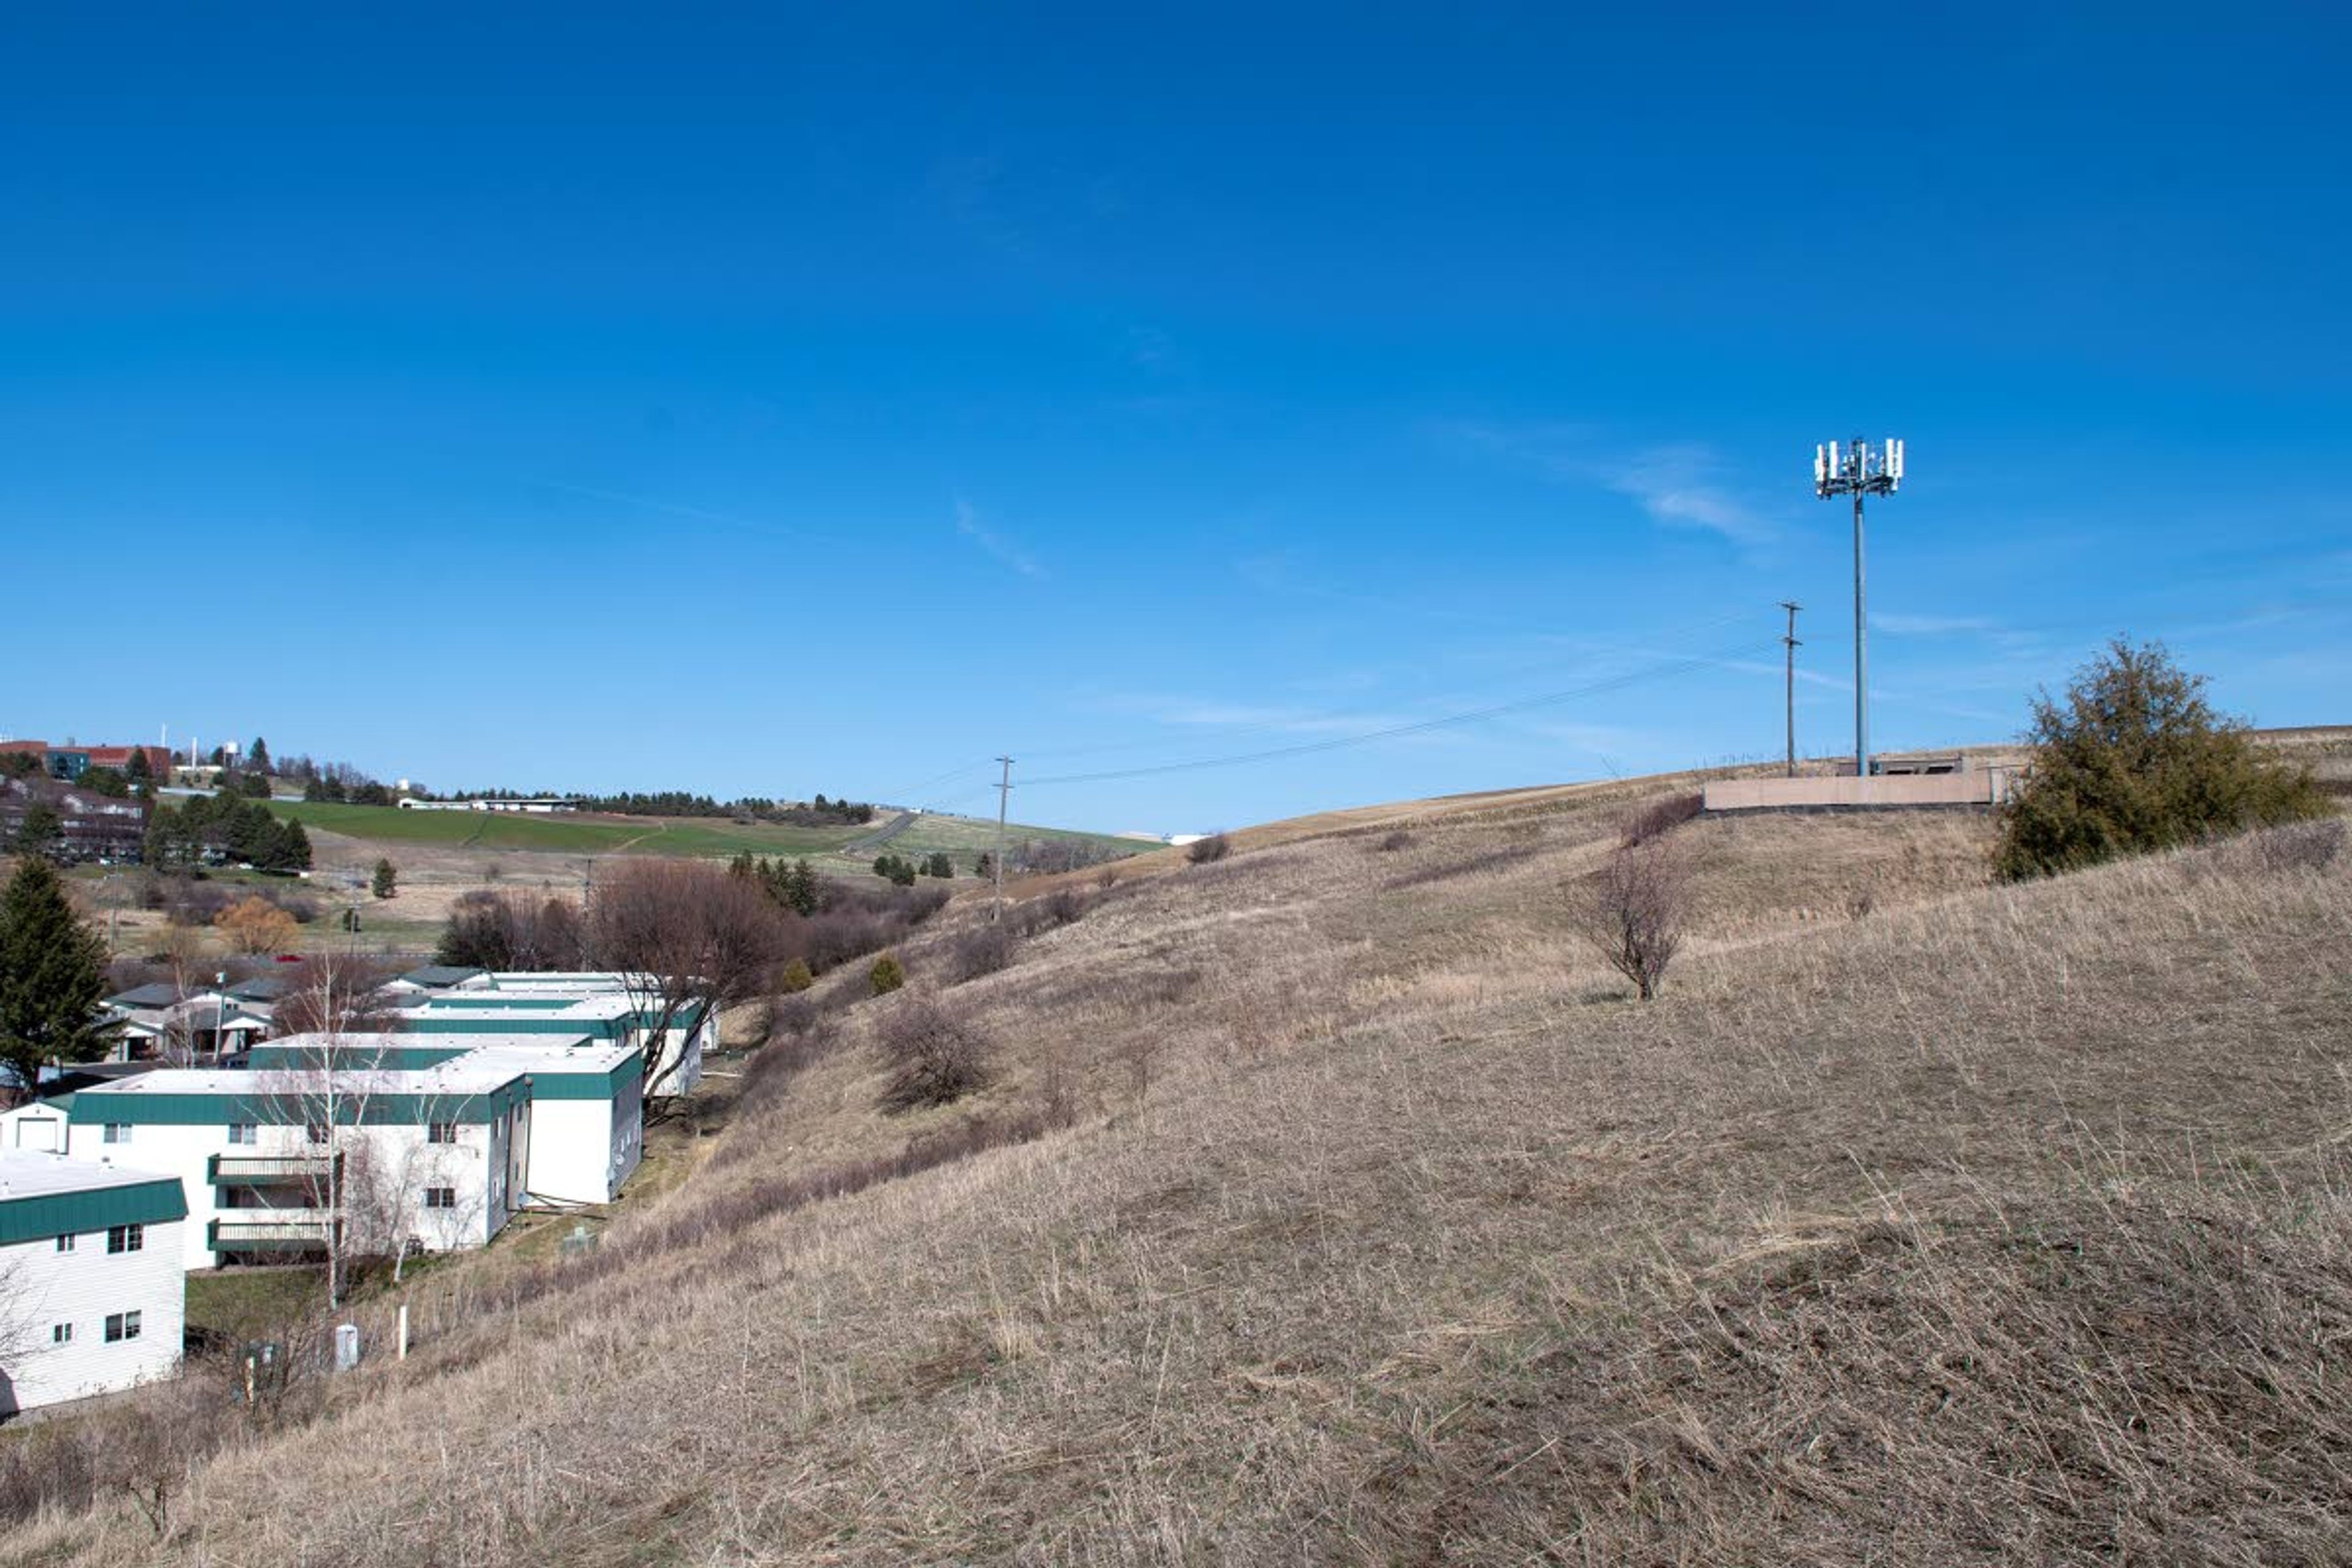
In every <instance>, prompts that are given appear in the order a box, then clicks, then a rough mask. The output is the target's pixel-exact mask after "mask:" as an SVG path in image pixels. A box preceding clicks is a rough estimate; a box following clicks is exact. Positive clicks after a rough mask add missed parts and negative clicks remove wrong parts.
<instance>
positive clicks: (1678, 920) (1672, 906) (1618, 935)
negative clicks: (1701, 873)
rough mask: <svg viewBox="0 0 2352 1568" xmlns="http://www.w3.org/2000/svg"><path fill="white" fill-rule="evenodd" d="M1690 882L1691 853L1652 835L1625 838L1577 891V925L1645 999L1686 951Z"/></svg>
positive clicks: (1574, 907)
mask: <svg viewBox="0 0 2352 1568" xmlns="http://www.w3.org/2000/svg"><path fill="white" fill-rule="evenodd" d="M1690 882H1691V862H1690V858H1689V856H1688V855H1687V854H1685V852H1684V851H1683V849H1682V847H1680V846H1679V845H1676V844H1675V842H1674V841H1673V840H1672V839H1670V838H1667V837H1651V838H1646V839H1643V840H1641V841H1640V842H1638V843H1622V844H1620V845H1619V846H1618V847H1616V848H1615V849H1613V850H1612V851H1611V852H1610V855H1609V858H1608V859H1606V860H1604V861H1603V862H1601V869H1600V870H1599V871H1597V872H1595V873H1594V874H1593V876H1592V877H1591V879H1589V880H1587V881H1586V882H1584V883H1582V884H1581V885H1580V886H1579V887H1578V888H1577V889H1576V890H1575V893H1574V895H1573V897H1574V905H1573V912H1574V918H1575V921H1576V926H1577V929H1578V931H1580V933H1581V934H1582V935H1583V937H1584V939H1585V940H1586V941H1587V942H1591V944H1592V946H1593V950H1594V951H1595V952H1599V953H1600V954H1601V960H1602V962H1604V963H1607V964H1608V965H1609V967H1610V968H1612V969H1613V970H1615V971H1616V972H1617V973H1620V974H1622V975H1623V976H1624V977H1625V978H1626V979H1628V980H1630V981H1632V982H1633V987H1634V989H1635V990H1636V991H1637V992H1639V993H1640V994H1641V998H1642V1000H1643V1001H1644V1002H1647V1001H1650V1000H1652V999H1653V998H1654V997H1655V996H1656V995H1657V994H1658V991H1659V988H1660V987H1661V986H1662V985H1664V984H1665V978H1666V969H1667V967H1668V966H1669V965H1670V964H1672V963H1674V961H1675V953H1676V952H1680V951H1681V948H1682V942H1683V924H1684V921H1685V916H1686V914H1687V911H1688V907H1689V902H1690Z"/></svg>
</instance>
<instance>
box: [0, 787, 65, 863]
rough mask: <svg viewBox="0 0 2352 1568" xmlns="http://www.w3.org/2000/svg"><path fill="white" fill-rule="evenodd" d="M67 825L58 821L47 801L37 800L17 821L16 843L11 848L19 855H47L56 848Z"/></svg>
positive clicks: (55, 813) (27, 807)
mask: <svg viewBox="0 0 2352 1568" xmlns="http://www.w3.org/2000/svg"><path fill="white" fill-rule="evenodd" d="M64 831H65V825H64V824H63V823H61V822H59V821H58V814H57V812H56V810H55V809H54V808H53V807H51V806H50V805H49V803H48V802H47V801H45V800H37V801H35V802H34V803H33V804H32V805H28V806H26V808H25V815H24V816H20V817H18V818H17V819H16V843H15V844H13V845H12V846H10V847H12V848H13V849H15V850H16V853H17V854H19V855H32V856H41V855H47V853H48V852H49V851H50V850H51V849H52V848H53V847H56V844H57V841H58V835H59V834H61V833H63V832H64Z"/></svg>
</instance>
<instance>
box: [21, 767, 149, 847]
mask: <svg viewBox="0 0 2352 1568" xmlns="http://www.w3.org/2000/svg"><path fill="white" fill-rule="evenodd" d="M37 805H46V806H47V807H48V808H49V810H50V812H51V813H52V814H53V815H54V816H56V817H57V819H58V837H57V841H56V843H55V844H54V845H53V846H52V847H50V850H49V853H50V854H51V855H52V856H54V857H55V858H58V859H59V860H65V861H91V860H109V861H129V860H136V859H138V858H139V857H140V854H141V852H142V850H143V849H144V848H145V846H146V842H147V813H148V809H149V807H148V803H147V802H146V801H143V800H139V799H136V798H134V797H131V796H123V795H100V794H99V793H98V792H97V791H96V790H91V789H84V788H82V787H80V786H79V785H78V784H66V783H62V782H60V781H58V780H57V779H54V778H28V779H0V836H5V838H6V839H8V840H9V841H10V842H14V841H15V838H16V832H17V829H18V828H20V827H21V826H23V825H24V821H25V814H26V812H29V811H31V810H32V809H33V808H34V807H35V806H37Z"/></svg>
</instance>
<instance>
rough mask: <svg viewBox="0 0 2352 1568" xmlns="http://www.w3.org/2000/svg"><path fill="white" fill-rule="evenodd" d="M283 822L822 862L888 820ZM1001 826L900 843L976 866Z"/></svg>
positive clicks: (420, 818)
mask: <svg viewBox="0 0 2352 1568" xmlns="http://www.w3.org/2000/svg"><path fill="white" fill-rule="evenodd" d="M270 805H271V809H272V810H274V811H276V812H277V813H278V816H286V817H292V818H294V819H296V820H299V821H300V822H301V823H303V824H304V825H305V826H310V827H319V828H323V829H325V830H327V831H328V832H331V833H339V834H341V835H343V836H344V837H349V838H357V839H362V840H365V841H368V842H372V843H381V844H385V845H404V844H428V845H440V846H446V847H463V848H478V849H510V850H520V851H525V852H529V851H533V850H537V851H541V852H546V853H551V854H564V855H611V854H619V853H625V852H626V853H636V854H646V855H700V856H714V857H716V856H733V855H737V854H740V853H742V852H743V851H745V850H749V851H751V853H752V854H754V855H771V856H773V855H789V856H802V855H807V856H820V855H828V854H832V853H834V852H835V851H837V850H840V849H841V848H843V847H845V846H846V845H849V844H852V843H855V842H856V841H857V840H859V839H862V838H864V837H867V836H868V835H869V834H871V833H873V832H874V831H875V830H876V829H877V828H878V827H880V826H882V825H883V824H884V823H887V821H888V820H889V818H888V817H887V816H883V817H878V818H877V819H876V821H875V823H874V824H873V825H872V826H867V827H838V828H827V827H788V826H776V825H771V824H764V823H763V824H759V825H756V826H744V825H740V824H737V823H734V822H730V821H727V820H725V819H722V818H709V817H654V816H569V815H567V816H507V815H503V814H500V813H497V812H457V811H403V810H401V809H399V808H398V807H396V806H382V805H323V804H314V803H310V802H304V801H299V800H278V801H273V802H271V803H270ZM1009 831H1010V832H1011V833H1012V835H1013V837H1015V838H1080V839H1085V840H1087V841H1089V842H1093V843H1098V844H1101V845H1103V846H1105V847H1109V848H1111V849H1114V850H1116V851H1117V852H1118V853H1120V854H1134V853H1136V852H1137V851H1138V850H1139V848H1149V847H1150V846H1149V845H1139V844H1138V843H1136V842H1135V841H1133V840H1130V839H1120V838H1111V837H1104V836H1102V835H1097V834H1085V833H1066V832H1064V831H1062V830H1060V829H1057V828H1045V827H1023V826H1014V827H1013V828H1011V829H1010V830H1009ZM995 835H996V825H995V824H994V823H993V822H988V823H982V822H980V821H978V820H976V819H973V818H969V817H956V816H922V817H918V818H916V819H915V821H914V823H913V825H912V826H909V827H908V829H907V831H906V832H904V833H902V834H900V835H899V836H898V837H896V838H894V839H892V840H891V842H890V845H889V847H890V848H891V849H893V850H896V851H897V852H898V853H900V854H911V855H917V856H921V855H928V854H929V853H930V852H931V851H933V850H935V849H943V850H946V851H948V852H949V853H950V854H951V855H954V856H955V857H956V858H958V859H959V860H960V861H969V860H970V858H971V857H972V856H973V855H976V854H978V853H979V852H980V851H981V850H982V849H985V848H987V847H989V846H991V845H992V844H993V843H994V842H995Z"/></svg>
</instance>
